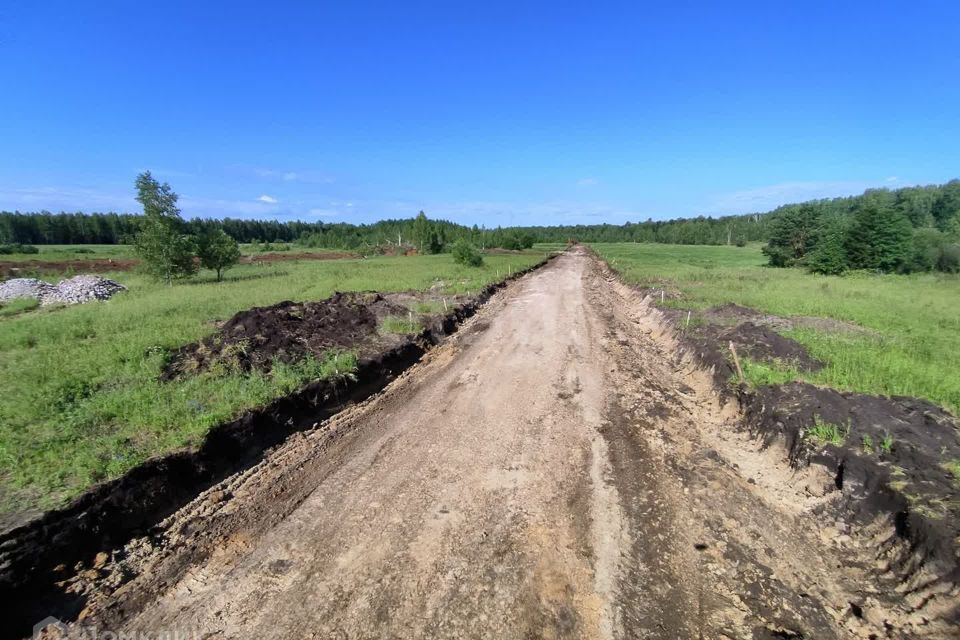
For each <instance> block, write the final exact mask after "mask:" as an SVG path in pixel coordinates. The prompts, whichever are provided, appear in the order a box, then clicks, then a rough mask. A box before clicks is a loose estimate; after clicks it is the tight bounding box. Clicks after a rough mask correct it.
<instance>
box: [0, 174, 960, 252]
mask: <svg viewBox="0 0 960 640" xmlns="http://www.w3.org/2000/svg"><path fill="white" fill-rule="evenodd" d="M801 206H803V207H805V209H804V211H805V212H806V213H805V214H804V216H800V217H801V218H804V219H807V220H815V224H817V225H821V224H826V222H830V223H831V225H833V226H832V227H831V233H832V234H833V235H834V236H836V234H838V233H841V232H842V231H844V229H845V223H844V221H846V222H849V223H852V222H853V220H854V219H855V217H856V215H857V214H858V212H860V211H862V210H863V209H864V207H865V206H868V207H869V208H871V209H878V210H879V211H880V212H881V213H884V214H885V213H889V214H890V215H891V216H893V217H894V218H897V219H899V218H903V219H906V220H908V221H909V226H910V227H911V228H913V229H918V230H920V229H922V230H924V231H923V232H920V233H919V234H918V237H920V238H921V239H922V241H923V242H925V243H926V245H925V246H927V249H928V250H929V251H933V250H932V249H929V245H930V244H931V242H933V240H935V238H933V236H935V235H936V234H935V233H934V232H937V233H940V234H944V235H943V238H942V240H943V241H944V242H947V241H948V239H949V237H952V236H950V234H951V233H953V231H952V229H953V226H952V225H960V217H958V216H960V180H953V181H951V182H949V183H947V184H945V185H931V186H925V187H908V188H904V189H898V190H895V191H892V190H888V189H872V190H869V191H867V192H865V193H864V194H863V195H860V196H853V197H847V198H835V199H832V200H818V201H813V202H809V203H804V204H803V205H800V204H791V205H785V206H782V207H778V208H777V209H774V210H773V211H770V212H767V213H752V214H746V215H738V216H725V217H720V218H712V217H702V216H701V217H698V218H683V219H676V220H665V221H654V220H647V221H645V222H628V223H626V224H622V225H613V224H595V225H556V226H534V227H509V228H499V227H498V228H495V229H486V228H479V227H477V226H473V227H468V226H464V225H460V224H456V223H453V222H448V221H444V220H429V221H427V220H426V219H425V217H423V216H418V217H417V218H409V219H404V220H381V221H380V222H376V223H373V224H360V225H355V224H348V223H323V222H300V221H296V222H279V221H276V220H238V219H233V218H225V219H223V220H213V219H199V218H197V219H192V220H186V221H184V222H183V224H184V227H185V228H184V232H185V233H189V234H194V235H200V234H202V233H203V232H204V231H208V230H210V229H213V228H217V227H219V228H222V229H223V230H224V231H226V232H227V233H228V234H229V235H230V236H232V237H233V238H234V239H236V240H237V241H238V242H300V243H302V244H304V245H308V246H316V247H326V248H331V249H354V250H356V249H363V248H365V247H376V246H380V245H384V244H387V243H390V244H397V243H398V242H400V243H402V244H405V245H414V246H417V247H418V249H419V250H421V251H423V252H436V251H439V250H444V247H446V246H448V245H451V244H452V243H453V242H455V241H457V240H460V239H464V240H467V241H469V242H471V243H473V244H476V245H477V246H481V247H506V248H518V247H522V246H527V245H529V244H530V243H531V242H566V241H567V240H571V239H574V240H578V241H580V242H661V243H670V244H711V245H718V244H731V245H733V244H736V245H743V244H745V243H747V242H758V241H759V242H769V241H770V240H771V239H772V238H773V237H774V234H775V232H777V230H779V232H781V235H782V227H783V224H782V221H783V219H785V218H797V216H796V215H795V214H796V212H797V210H798V208H799V207H801ZM811 210H814V211H815V214H810V211H811ZM861 217H862V216H861ZM881 217H882V216H881ZM141 220H142V216H140V215H132V214H124V213H121V214H118V213H94V214H83V213H49V212H39V213H19V212H13V213H11V212H0V243H21V244H118V243H127V242H130V241H131V239H132V238H133V236H134V235H135V234H136V233H137V232H138V230H139V225H140V222H141ZM778 220H779V221H781V223H778ZM837 221H839V222H837ZM894 226H896V225H895V224H894ZM842 228H844V229H842ZM927 230H932V231H927ZM844 232H845V231H844ZM813 235H817V234H813ZM901 235H903V234H901ZM824 237H825V236H824ZM808 240H809V237H808V238H805V239H804V240H803V242H807V241H808ZM938 241H939V240H938ZM844 242H847V241H846V240H844ZM804 253H805V251H800V256H799V259H800V260H801V261H802V257H803V255H804ZM854 253H856V251H854ZM797 259H798V258H797V257H796V256H794V257H793V258H791V257H789V256H786V257H784V259H783V260H782V262H783V263H785V264H786V263H792V262H796V261H797Z"/></svg>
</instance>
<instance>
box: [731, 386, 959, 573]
mask: <svg viewBox="0 0 960 640" xmlns="http://www.w3.org/2000/svg"><path fill="white" fill-rule="evenodd" d="M741 401H742V403H743V405H744V410H745V412H744V416H745V423H746V426H747V427H748V428H749V429H750V430H751V431H752V432H753V433H754V434H755V435H757V436H759V437H761V438H763V439H764V441H765V442H766V444H767V445H770V444H773V443H774V442H775V441H777V440H781V441H782V442H783V444H784V445H785V446H786V448H787V450H788V451H789V457H790V461H791V463H792V464H793V465H794V466H802V465H805V464H808V463H810V462H814V463H817V464H821V465H824V466H825V467H827V469H829V470H831V472H832V473H833V474H834V476H835V485H836V489H837V490H840V491H842V493H843V495H844V497H845V500H844V505H845V507H846V508H847V509H849V510H850V512H852V514H853V515H854V517H856V518H859V519H861V520H862V521H863V522H869V521H870V520H871V519H873V518H875V517H876V516H877V515H878V514H884V513H889V514H893V515H894V517H895V522H896V525H897V530H898V533H899V534H900V535H902V536H904V537H907V538H908V539H909V540H910V542H911V545H912V550H913V551H914V553H915V554H916V555H917V557H919V558H921V559H922V562H924V563H927V565H928V568H933V569H935V570H936V572H937V573H940V574H941V575H942V574H946V575H950V576H952V579H953V580H955V581H956V580H960V570H958V566H957V556H956V551H957V544H956V541H957V539H958V535H960V501H958V500H957V494H958V489H957V484H956V483H957V479H956V478H954V476H953V474H952V473H951V472H950V470H949V469H947V467H946V465H947V464H948V463H950V462H952V461H957V460H960V430H958V425H957V422H956V419H955V418H954V417H953V416H951V415H950V414H949V413H947V412H946V411H944V410H943V409H941V408H940V407H937V406H936V405H934V404H932V403H930V402H927V401H926V400H920V399H917V398H908V397H901V396H896V397H892V398H884V397H878V396H869V395H864V394H859V393H849V392H841V391H836V390H834V389H827V388H820V387H815V386H813V385H810V384H806V383H801V382H794V383H790V384H786V385H783V386H769V387H762V388H760V389H757V390H756V391H754V392H750V393H745V394H744V395H743V396H742V398H741ZM816 422H820V423H821V424H831V425H835V426H836V429H837V432H838V433H840V434H841V437H842V440H843V441H842V444H841V443H834V444H831V443H827V442H823V441H822V440H818V439H817V437H816V436H815V434H814V433H813V432H812V429H813V427H814V425H815V423H816ZM884 441H886V443H887V445H889V446H887V447H885V446H884V444H883V443H884Z"/></svg>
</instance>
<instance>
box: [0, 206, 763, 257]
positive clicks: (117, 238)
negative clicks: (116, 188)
mask: <svg viewBox="0 0 960 640" xmlns="http://www.w3.org/2000/svg"><path fill="white" fill-rule="evenodd" d="M142 219H143V216H141V215H139V214H137V215H134V214H129V213H92V214H84V213H50V212H48V211H41V212H39V213H20V212H9V211H2V212H0V243H3V244H13V243H18V244H125V243H129V242H131V240H132V238H133V236H135V235H136V234H137V232H138V231H139V229H140V225H141V223H142ZM430 222H431V224H432V225H433V227H434V228H435V231H436V233H437V236H438V239H439V241H440V242H441V244H447V243H449V242H452V241H455V240H458V239H460V238H465V239H469V240H470V241H471V242H474V243H475V244H477V245H481V246H485V247H502V246H504V245H505V244H510V243H511V242H513V240H514V239H516V238H522V237H524V236H529V237H532V238H533V239H534V241H535V242H566V241H567V240H569V239H571V238H574V239H577V240H579V241H581V242H665V243H671V244H735V243H740V244H743V243H745V242H755V241H765V240H767V238H768V237H769V228H770V227H769V220H768V219H767V218H766V217H765V216H763V215H761V214H752V215H746V216H729V217H723V218H706V217H699V218H689V219H677V220H665V221H660V220H658V221H654V220H647V221H646V222H628V223H626V224H623V225H613V224H597V225H573V226H549V227H545V226H542V227H510V228H506V229H504V228H499V227H498V228H495V229H486V228H479V227H477V226H473V227H467V226H464V225H459V224H455V223H453V222H447V221H445V220H431V221H430ZM184 225H185V229H184V231H185V232H186V233H190V234H193V235H199V234H200V233H202V232H203V231H206V230H209V229H211V228H222V229H223V230H224V231H226V232H227V233H228V234H229V235H231V236H232V237H233V238H234V239H236V240H237V242H255V241H256V242H294V241H297V240H301V239H302V240H303V241H304V242H305V243H307V244H310V245H312V246H323V247H328V248H331V249H358V248H361V247H364V246H371V245H380V244H384V243H388V242H390V243H395V242H397V238H400V239H401V240H402V241H406V240H407V239H410V238H413V236H414V235H416V231H415V226H416V220H415V219H413V218H408V219H403V220H381V221H380V222H376V223H373V224H360V225H356V224H349V223H345V222H335V223H323V222H299V221H296V222H279V221H276V220H239V219H234V218H225V219H223V220H213V219H209V218H194V219H191V220H186V221H184Z"/></svg>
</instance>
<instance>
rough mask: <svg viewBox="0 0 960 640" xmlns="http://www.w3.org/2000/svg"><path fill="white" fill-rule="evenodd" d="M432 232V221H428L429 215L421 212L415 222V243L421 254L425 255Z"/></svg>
mask: <svg viewBox="0 0 960 640" xmlns="http://www.w3.org/2000/svg"><path fill="white" fill-rule="evenodd" d="M430 231H431V228H430V220H428V219H427V214H425V213H424V212H423V211H421V212H420V213H418V214H417V217H416V218H414V220H413V243H414V245H416V247H417V251H419V252H420V253H423V250H424V247H427V246H428V245H429V243H430Z"/></svg>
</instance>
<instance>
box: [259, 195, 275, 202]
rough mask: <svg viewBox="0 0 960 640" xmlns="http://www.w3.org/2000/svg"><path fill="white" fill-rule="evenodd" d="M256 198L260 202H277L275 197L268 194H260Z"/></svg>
mask: <svg viewBox="0 0 960 640" xmlns="http://www.w3.org/2000/svg"><path fill="white" fill-rule="evenodd" d="M257 200H259V201H260V202H266V203H267V204H277V202H278V200H277V199H276V198H274V197H273V196H268V195H262V196H260V197H259V198H257Z"/></svg>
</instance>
